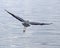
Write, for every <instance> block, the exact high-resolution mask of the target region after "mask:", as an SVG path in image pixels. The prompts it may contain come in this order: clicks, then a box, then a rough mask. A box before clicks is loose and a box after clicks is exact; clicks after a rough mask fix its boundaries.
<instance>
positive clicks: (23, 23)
mask: <svg viewBox="0 0 60 48" xmlns="http://www.w3.org/2000/svg"><path fill="white" fill-rule="evenodd" d="M5 11H6V12H7V13H8V14H10V15H11V16H13V17H14V18H16V19H17V20H19V21H20V22H22V25H23V26H24V29H23V32H25V31H26V28H27V27H29V26H31V25H50V24H52V23H39V22H31V21H29V20H24V19H23V18H20V17H19V16H16V15H15V14H13V13H11V12H9V11H7V10H5Z"/></svg>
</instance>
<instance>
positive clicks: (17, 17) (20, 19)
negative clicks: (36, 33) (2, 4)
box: [5, 10, 25, 22]
mask: <svg viewBox="0 0 60 48" xmlns="http://www.w3.org/2000/svg"><path fill="white" fill-rule="evenodd" d="M5 11H6V12H7V13H9V14H10V15H12V16H13V17H14V18H16V19H18V20H19V21H21V22H24V21H25V20H23V19H22V18H20V17H19V16H16V15H14V14H12V13H10V12H9V11H7V10H5Z"/></svg>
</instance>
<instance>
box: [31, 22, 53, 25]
mask: <svg viewBox="0 0 60 48" xmlns="http://www.w3.org/2000/svg"><path fill="white" fill-rule="evenodd" d="M30 24H31V25H50V24H52V23H38V22H30Z"/></svg>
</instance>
